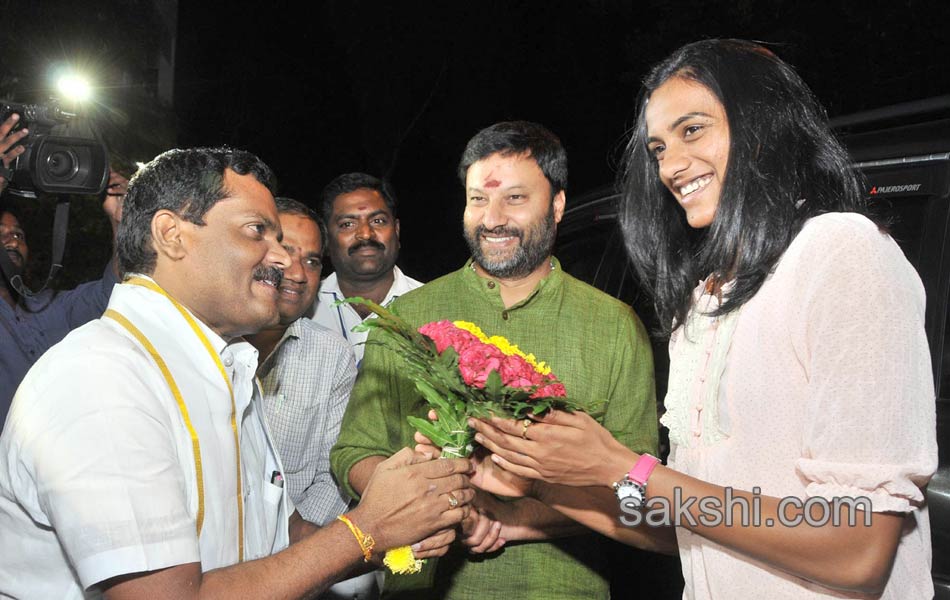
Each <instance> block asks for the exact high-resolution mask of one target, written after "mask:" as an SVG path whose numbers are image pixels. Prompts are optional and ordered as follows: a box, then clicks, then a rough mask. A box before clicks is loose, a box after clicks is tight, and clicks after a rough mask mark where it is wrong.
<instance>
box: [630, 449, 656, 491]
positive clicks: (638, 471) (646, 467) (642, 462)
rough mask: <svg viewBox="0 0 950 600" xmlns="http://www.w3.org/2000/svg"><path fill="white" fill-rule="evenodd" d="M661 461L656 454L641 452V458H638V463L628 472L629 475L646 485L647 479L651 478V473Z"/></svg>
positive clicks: (633, 479)
mask: <svg viewBox="0 0 950 600" xmlns="http://www.w3.org/2000/svg"><path fill="white" fill-rule="evenodd" d="M659 462H660V461H659V460H657V459H656V457H654V456H650V455H649V454H641V455H640V458H639V460H637V464H635V465H633V468H632V469H630V472H629V473H627V477H629V478H630V479H631V480H632V481H635V482H636V483H639V484H640V485H646V482H647V479H649V478H650V473H652V472H653V469H654V467H656V466H657V465H658V464H659Z"/></svg>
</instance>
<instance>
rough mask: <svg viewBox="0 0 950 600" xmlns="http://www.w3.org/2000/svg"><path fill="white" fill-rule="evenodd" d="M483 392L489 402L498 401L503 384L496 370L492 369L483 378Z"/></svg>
mask: <svg viewBox="0 0 950 600" xmlns="http://www.w3.org/2000/svg"><path fill="white" fill-rule="evenodd" d="M485 394H486V395H487V396H488V401H489V402H500V401H501V399H502V396H503V394H504V386H503V385H502V383H501V375H499V374H498V371H496V370H494V369H492V371H491V372H490V373H489V374H488V378H487V379H486V380H485Z"/></svg>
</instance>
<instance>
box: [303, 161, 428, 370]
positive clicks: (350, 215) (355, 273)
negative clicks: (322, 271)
mask: <svg viewBox="0 0 950 600" xmlns="http://www.w3.org/2000/svg"><path fill="white" fill-rule="evenodd" d="M321 212H322V215H323V221H324V223H326V225H327V229H328V232H329V236H328V237H329V240H328V241H329V244H328V246H329V251H330V261H331V262H332V263H333V269H334V273H333V274H332V275H330V276H329V277H327V278H326V279H325V280H323V283H322V284H321V285H320V292H319V294H318V295H317V307H316V312H315V314H314V317H313V319H314V321H316V322H317V323H319V324H320V325H323V326H324V327H326V328H327V329H330V330H331V331H336V332H339V333H340V335H342V336H343V337H345V338H346V339H347V341H349V342H350V343H351V344H352V345H353V352H354V353H355V354H356V361H357V363H359V362H360V361H362V360H363V344H362V342H365V341H366V333H360V332H354V331H352V329H353V327H355V326H356V325H359V324H360V323H361V322H362V321H363V320H365V319H367V318H369V316H370V312H369V310H368V309H367V308H366V307H365V306H362V305H353V304H345V305H341V306H334V303H335V302H336V301H337V300H341V299H343V298H349V297H352V296H362V297H363V298H368V299H369V300H372V301H373V302H376V303H377V304H382V305H383V306H387V305H389V303H390V302H392V301H393V300H395V299H396V298H398V297H399V296H401V295H402V294H405V293H406V292H408V291H410V290H414V289H416V288H417V287H419V286H421V285H422V283H421V282H419V281H416V280H415V279H412V278H411V277H406V276H405V275H404V274H403V272H402V271H400V270H399V267H397V266H396V259H397V258H398V257H399V219H397V218H396V196H395V194H394V193H393V190H392V187H391V186H390V185H389V183H388V182H386V181H382V180H380V179H378V178H376V177H373V176H372V175H367V174H366V173H346V174H344V175H340V176H339V177H337V178H336V179H334V180H333V181H331V182H330V183H329V184H328V185H327V187H326V188H324V190H323V200H322V206H321Z"/></svg>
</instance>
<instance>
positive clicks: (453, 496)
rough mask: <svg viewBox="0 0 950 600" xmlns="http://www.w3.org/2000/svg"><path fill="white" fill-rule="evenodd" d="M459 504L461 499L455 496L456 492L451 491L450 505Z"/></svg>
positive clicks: (456, 505)
mask: <svg viewBox="0 0 950 600" xmlns="http://www.w3.org/2000/svg"><path fill="white" fill-rule="evenodd" d="M458 505H459V499H458V498H456V497H455V494H453V493H452V492H449V507H450V508H457V507H458Z"/></svg>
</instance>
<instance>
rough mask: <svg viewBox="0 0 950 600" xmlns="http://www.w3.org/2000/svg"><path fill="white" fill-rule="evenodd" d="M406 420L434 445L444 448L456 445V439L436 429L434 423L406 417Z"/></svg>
mask: <svg viewBox="0 0 950 600" xmlns="http://www.w3.org/2000/svg"><path fill="white" fill-rule="evenodd" d="M406 420H408V421H409V424H410V425H412V426H413V427H415V428H416V431H418V432H419V433H421V434H422V435H424V436H426V437H427V438H429V439H430V440H432V443H433V444H435V445H436V446H438V447H440V448H444V447H446V446H454V445H455V439H453V438H452V437H451V436H450V434H448V433H447V432H445V431H442V430H441V429H439V428H438V427H436V426H435V424H434V423H433V422H432V421H429V420H427V419H420V418H419V417H406ZM436 423H438V421H436Z"/></svg>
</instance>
